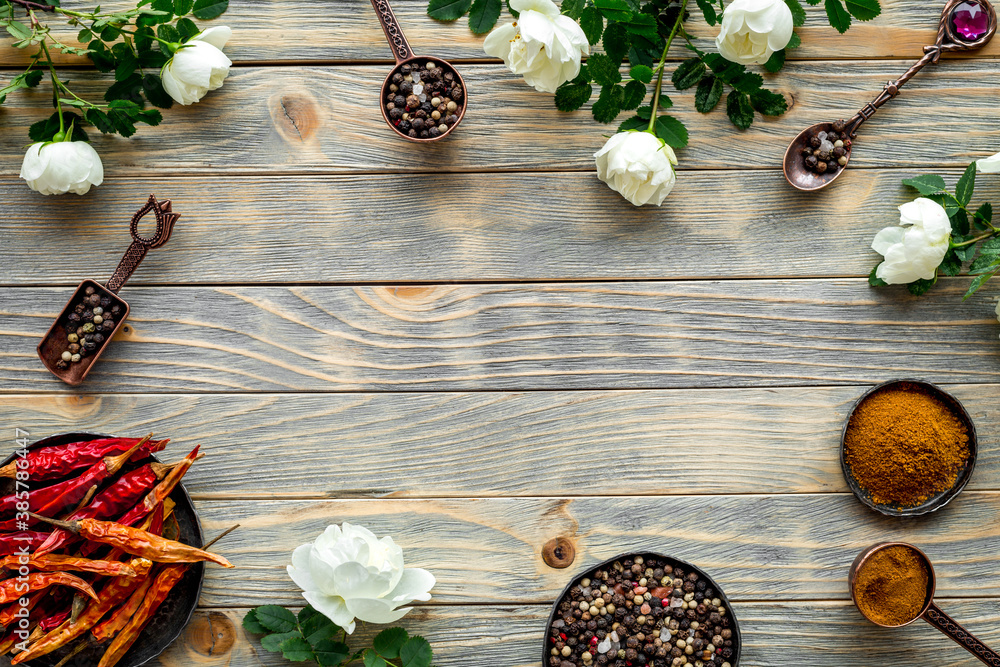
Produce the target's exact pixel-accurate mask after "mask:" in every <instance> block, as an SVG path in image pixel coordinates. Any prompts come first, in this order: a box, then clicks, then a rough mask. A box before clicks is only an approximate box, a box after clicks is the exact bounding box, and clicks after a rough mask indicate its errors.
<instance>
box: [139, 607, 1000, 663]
mask: <svg viewBox="0 0 1000 667" xmlns="http://www.w3.org/2000/svg"><path fill="white" fill-rule="evenodd" d="M942 606H943V607H944V608H945V610H946V611H947V612H948V613H950V614H952V615H953V616H954V617H955V618H957V619H958V620H959V621H961V622H962V623H964V624H965V625H966V627H967V628H968V629H969V630H971V631H972V632H974V633H975V634H976V635H977V636H978V637H979V638H980V639H982V640H983V641H985V642H986V643H988V644H992V645H994V646H995V645H997V644H998V643H1000V630H998V629H997V627H998V621H1000V601H998V600H996V599H980V600H976V601H974V602H973V601H965V602H957V601H945V602H943V603H942ZM733 609H734V612H735V614H736V616H737V619H738V620H739V622H740V629H741V630H742V631H743V635H744V642H745V646H744V649H743V655H742V660H741V661H740V664H743V665H747V666H748V667H789V665H809V666H810V667H871V666H872V665H926V664H928V663H929V662H932V663H933V664H934V665H936V666H940V667H972V666H973V665H980V664H981V663H979V662H978V661H976V659H975V658H973V657H972V656H971V655H969V654H968V653H966V652H965V651H963V650H962V649H960V648H958V647H957V646H955V645H954V644H953V643H952V642H951V640H949V639H947V638H946V637H945V636H944V635H942V634H940V633H938V632H935V631H934V630H932V629H931V628H930V627H928V626H926V625H925V624H923V623H918V624H916V625H913V626H909V627H906V628H901V629H899V630H880V629H879V628H876V627H875V626H873V625H871V624H869V623H867V622H866V621H864V620H863V619H862V617H861V615H860V614H859V613H858V612H857V611H856V610H855V609H854V607H853V606H851V605H850V603H847V602H812V601H810V602H797V603H794V604H784V603H762V602H746V603H738V604H734V605H733ZM245 612H246V610H245V609H227V610H224V611H218V610H211V611H209V610H203V611H200V612H198V614H197V615H196V616H195V618H194V619H193V620H192V622H191V625H190V626H189V627H188V630H187V631H186V632H185V634H184V636H183V638H182V639H181V640H180V641H178V642H177V643H176V644H174V645H173V646H172V647H171V648H170V649H169V650H168V651H167V652H166V653H165V654H164V655H163V656H162V657H161V658H160V660H159V662H156V663H151V664H154V665H159V666H161V667H191V666H192V665H198V666H205V667H216V666H218V667H222V666H223V665H227V666H229V665H231V666H234V667H250V666H251V665H253V666H267V667H272V666H273V667H278V666H279V665H287V664H288V663H287V662H282V661H281V660H280V659H278V658H276V657H275V655H274V654H272V653H268V652H267V651H266V650H264V649H263V648H262V647H261V646H260V641H259V638H257V637H255V636H253V635H248V634H247V633H246V632H244V630H243V629H242V628H241V627H240V622H241V620H242V618H243V614H244V613H245ZM548 614H549V607H548V606H545V605H517V606H511V607H508V606H500V607H496V606H449V607H425V608H421V609H417V610H416V611H413V612H411V613H410V614H409V615H408V616H407V617H406V621H405V622H406V625H407V626H408V627H409V628H410V630H411V632H413V633H419V634H421V635H423V636H424V637H426V638H427V639H428V640H430V642H431V644H432V645H433V646H434V662H435V664H438V665H440V666H441V667H468V665H470V664H471V663H472V658H474V659H475V661H474V662H475V664H480V665H483V664H488V665H503V667H538V664H539V657H540V654H541V646H542V639H543V636H544V626H545V622H546V620H547V619H548ZM368 636H370V633H368V634H365V633H364V632H363V631H361V630H358V633H357V643H358V645H361V642H363V641H364V639H365V638H367V637H368ZM928 656H932V658H931V659H928Z"/></svg>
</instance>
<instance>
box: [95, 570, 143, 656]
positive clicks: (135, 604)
mask: <svg viewBox="0 0 1000 667" xmlns="http://www.w3.org/2000/svg"><path fill="white" fill-rule="evenodd" d="M153 582H154V578H153V577H151V576H147V577H146V579H145V581H143V582H142V583H141V584H139V588H137V589H135V591H133V592H132V595H131V597H129V599H128V600H127V601H126V602H125V604H123V605H122V606H120V607H118V608H117V609H115V610H114V611H113V612H112V613H111V615H110V616H108V617H107V618H106V619H104V620H103V621H101V622H100V623H98V624H97V626H96V627H95V628H94V629H93V630H91V631H90V632H91V634H93V635H94V638H95V639H96V640H97V641H99V642H103V641H104V640H105V639H111V638H112V637H114V636H115V635H117V634H118V633H119V632H120V631H121V630H122V628H124V627H125V626H126V625H128V623H129V621H130V620H132V618H133V617H134V616H135V613H136V612H137V611H138V610H139V608H140V607H141V606H142V603H143V601H144V600H145V599H146V596H147V593H149V588H150V587H151V586H152V585H153Z"/></svg>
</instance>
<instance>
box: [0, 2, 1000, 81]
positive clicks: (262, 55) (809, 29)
mask: <svg viewBox="0 0 1000 667" xmlns="http://www.w3.org/2000/svg"><path fill="white" fill-rule="evenodd" d="M94 4H96V3H93V2H82V0H73V1H72V2H67V3H66V5H65V6H67V7H69V6H73V7H78V6H80V7H83V6H86V7H91V6H93V5H94ZM102 4H103V5H105V6H108V7H110V6H114V5H116V4H118V3H117V2H114V1H113V2H106V3H102ZM557 4H558V3H557ZM943 6H944V0H941V1H940V2H937V1H934V2H928V0H882V7H883V12H882V15H881V16H880V17H878V18H877V19H875V20H874V21H871V22H869V23H860V22H858V21H855V22H854V25H853V27H852V28H851V30H850V31H849V32H848V33H847V34H845V35H841V34H839V33H838V32H837V31H836V30H834V29H833V28H831V27H830V25H829V22H828V21H827V19H826V16H825V14H824V12H823V7H822V5H821V6H819V7H811V6H807V8H806V11H807V14H808V20H807V22H806V25H805V26H804V27H803V28H799V29H798V30H797V32H798V33H799V35H801V37H802V46H801V47H800V48H798V49H794V50H792V51H791V55H790V57H791V58H793V59H802V58H808V59H816V58H820V59H831V60H836V59H841V58H913V59H914V60H916V59H918V58H920V56H921V55H923V53H922V51H921V49H922V48H923V47H924V46H925V45H926V44H931V43H933V42H934V38H935V36H936V35H935V32H936V30H937V25H938V19H939V17H940V16H941V8H942V7H943ZM426 10H427V0H398V1H397V2H393V11H394V12H395V14H396V17H397V18H398V19H399V23H400V25H401V26H402V27H403V30H404V31H405V33H406V36H407V39H408V40H409V41H410V45H411V46H412V47H413V50H414V51H415V52H416V53H420V54H431V55H435V56H437V57H439V58H448V59H458V60H468V59H477V60H482V59H485V58H486V57H487V56H486V54H485V53H484V52H483V46H482V44H483V37H482V36H478V37H477V36H476V35H473V34H472V33H471V32H470V31H469V29H468V26H467V22H466V20H465V19H462V20H460V21H456V22H454V23H450V24H449V23H439V22H437V21H434V20H433V19H431V18H430V17H428V16H427V14H426ZM695 14H697V10H695ZM502 20H503V21H505V22H507V21H510V16H509V15H508V14H507V13H506V11H505V12H504V14H503V16H502ZM204 25H205V26H206V27H207V26H209V25H229V26H231V27H232V28H233V30H234V33H235V34H234V36H233V40H232V41H231V42H230V43H229V45H228V46H227V47H226V52H227V53H229V54H230V57H232V58H233V59H234V60H236V61H239V62H281V61H319V62H337V61H349V62H356V61H359V60H360V61H376V60H377V61H381V62H385V63H388V62H389V61H391V59H392V57H391V52H390V51H389V47H388V46H387V45H386V43H385V37H384V36H383V34H382V30H381V28H380V27H379V23H378V19H377V18H376V16H375V13H374V11H372V7H371V3H370V2H367V1H366V0H332V1H330V2H292V1H290V0H240V1H239V2H233V3H231V5H230V9H229V11H228V12H227V13H226V14H225V15H224V16H223V17H222V18H220V19H218V20H216V21H213V22H210V23H205V24H204ZM690 27H691V30H692V34H693V35H694V36H695V37H696V38H698V40H699V43H700V45H702V46H705V47H708V46H709V45H710V44H711V42H712V41H714V39H715V35H716V34H718V28H717V27H716V28H712V27H709V26H708V25H706V24H705V23H704V22H703V21H702V19H700V18H696V19H695V20H694V21H692V22H691V24H690ZM57 32H58V33H59V34H60V36H61V37H64V38H65V39H66V40H67V41H68V42H73V39H72V38H73V37H74V36H75V34H76V32H75V31H69V30H62V29H61V30H59V31H57ZM7 43H8V42H6V41H5V42H3V44H4V46H5V48H4V49H3V50H2V51H0V65H6V66H16V65H19V64H21V63H22V62H27V61H26V57H27V55H28V54H27V53H25V52H20V51H15V50H13V49H10V48H6V44H7ZM686 53H687V52H686V51H685V50H684V49H683V47H681V46H680V45H678V46H676V47H675V48H674V50H673V53H672V55H673V56H674V57H677V58H680V57H685V55H686ZM981 54H982V55H989V56H995V55H997V54H1000V45H998V44H990V45H989V46H988V47H987V48H985V49H983V51H982V52H981ZM64 60H65V61H67V62H79V60H78V59H74V58H64ZM905 69H906V68H905V67H904V68H903V69H902V70H901V71H900V73H901V72H902V71H905Z"/></svg>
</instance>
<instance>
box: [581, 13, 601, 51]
mask: <svg viewBox="0 0 1000 667" xmlns="http://www.w3.org/2000/svg"><path fill="white" fill-rule="evenodd" d="M580 27H581V28H582V29H583V34H584V35H586V36H587V41H588V42H590V44H592V45H593V44H597V43H598V42H599V41H601V35H602V34H604V17H603V16H601V12H599V11H597V9H596V8H594V7H587V8H586V9H584V10H583V13H581V14H580Z"/></svg>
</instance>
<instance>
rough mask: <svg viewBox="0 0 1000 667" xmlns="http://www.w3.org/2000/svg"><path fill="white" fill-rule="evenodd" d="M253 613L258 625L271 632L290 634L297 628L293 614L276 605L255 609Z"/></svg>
mask: <svg viewBox="0 0 1000 667" xmlns="http://www.w3.org/2000/svg"><path fill="white" fill-rule="evenodd" d="M254 613H255V615H256V616H257V620H258V621H259V622H260V624H261V625H263V626H264V627H265V628H267V629H268V630H270V631H271V632H291V631H292V630H294V629H295V628H296V627H297V624H296V620H295V614H293V613H292V612H290V611H288V610H287V609H285V608H284V607H279V606H278V605H274V604H268V605H264V606H263V607H257V608H256V609H254Z"/></svg>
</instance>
